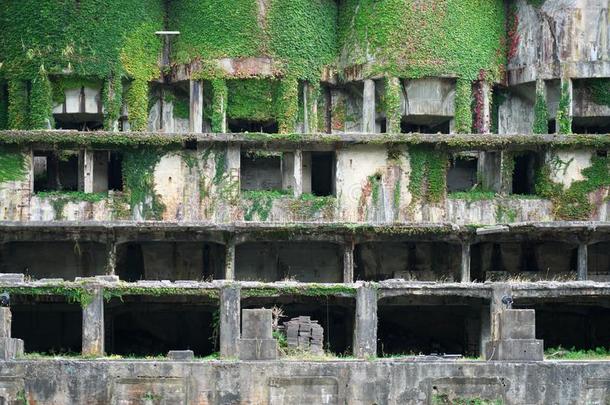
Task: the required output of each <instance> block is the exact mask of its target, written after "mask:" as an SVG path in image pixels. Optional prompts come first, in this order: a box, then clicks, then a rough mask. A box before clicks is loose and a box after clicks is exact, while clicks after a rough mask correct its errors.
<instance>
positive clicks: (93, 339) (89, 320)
mask: <svg viewBox="0 0 610 405" xmlns="http://www.w3.org/2000/svg"><path fill="white" fill-rule="evenodd" d="M82 346H83V347H82V353H83V356H103V355H104V290H103V289H102V288H99V287H96V288H94V289H93V300H92V301H91V302H90V303H89V304H87V306H85V307H84V308H83V338H82Z"/></svg>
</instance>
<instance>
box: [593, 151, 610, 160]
mask: <svg viewBox="0 0 610 405" xmlns="http://www.w3.org/2000/svg"><path fill="white" fill-rule="evenodd" d="M595 155H596V156H597V157H600V158H605V157H608V151H607V150H597V151H595Z"/></svg>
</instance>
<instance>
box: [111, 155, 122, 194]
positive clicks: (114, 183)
mask: <svg viewBox="0 0 610 405" xmlns="http://www.w3.org/2000/svg"><path fill="white" fill-rule="evenodd" d="M108 190H114V191H123V154H122V153H121V152H115V151H112V152H110V153H109V155H108Z"/></svg>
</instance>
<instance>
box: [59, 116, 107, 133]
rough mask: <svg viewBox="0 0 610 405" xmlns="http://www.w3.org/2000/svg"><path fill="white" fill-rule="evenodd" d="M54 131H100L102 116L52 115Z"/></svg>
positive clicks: (101, 128)
mask: <svg viewBox="0 0 610 405" xmlns="http://www.w3.org/2000/svg"><path fill="white" fill-rule="evenodd" d="M53 119H54V120H55V129H74V130H77V131H102V130H103V129H104V115H103V114H91V113H70V114H53Z"/></svg>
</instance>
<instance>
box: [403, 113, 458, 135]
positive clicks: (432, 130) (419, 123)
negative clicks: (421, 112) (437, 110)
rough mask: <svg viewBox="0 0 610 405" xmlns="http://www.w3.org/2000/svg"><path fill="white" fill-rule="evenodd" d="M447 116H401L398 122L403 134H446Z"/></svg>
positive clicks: (447, 129)
mask: <svg viewBox="0 0 610 405" xmlns="http://www.w3.org/2000/svg"><path fill="white" fill-rule="evenodd" d="M450 122H451V119H450V118H449V117H428V116H422V117H415V116H407V117H403V118H402V120H401V122H400V132H401V133H403V134H408V133H420V134H437V133H440V134H448V133H449V132H450Z"/></svg>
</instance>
